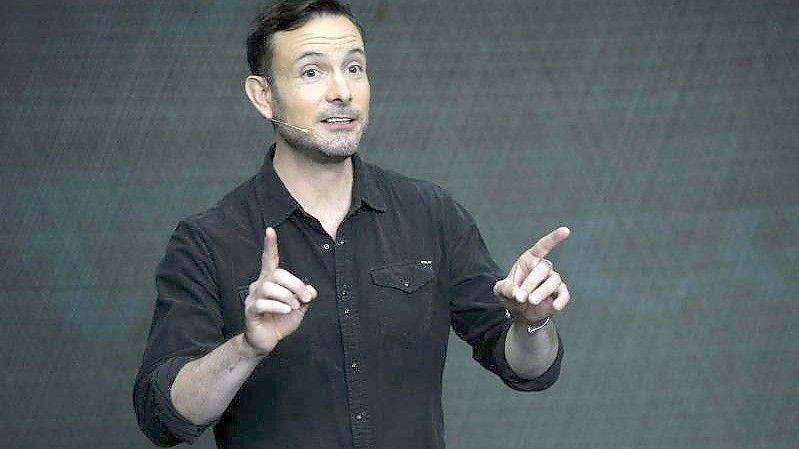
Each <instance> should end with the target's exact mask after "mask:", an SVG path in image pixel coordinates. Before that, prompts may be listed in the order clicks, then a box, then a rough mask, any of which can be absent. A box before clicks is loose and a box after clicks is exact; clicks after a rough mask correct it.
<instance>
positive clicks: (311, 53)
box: [294, 48, 366, 64]
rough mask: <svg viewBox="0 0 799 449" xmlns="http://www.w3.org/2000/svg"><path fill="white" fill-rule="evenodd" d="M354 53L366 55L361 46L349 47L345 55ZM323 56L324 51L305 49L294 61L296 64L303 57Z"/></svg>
mask: <svg viewBox="0 0 799 449" xmlns="http://www.w3.org/2000/svg"><path fill="white" fill-rule="evenodd" d="M354 54H355V55H361V56H365V55H366V53H365V52H364V51H363V49H361V48H353V49H351V50H350V51H348V52H347V56H350V55H354ZM324 56H325V54H324V53H319V52H318V51H306V52H305V53H303V54H301V55H300V56H299V57H298V58H297V59H295V60H294V63H295V64H296V63H298V62H300V61H302V60H303V59H308V58H317V57H324Z"/></svg>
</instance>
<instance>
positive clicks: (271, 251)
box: [261, 227, 280, 276]
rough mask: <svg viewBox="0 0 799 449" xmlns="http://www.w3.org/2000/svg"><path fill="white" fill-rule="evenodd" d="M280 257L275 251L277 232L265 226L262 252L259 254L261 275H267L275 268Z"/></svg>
mask: <svg viewBox="0 0 799 449" xmlns="http://www.w3.org/2000/svg"><path fill="white" fill-rule="evenodd" d="M279 262H280V257H279V255H278V252H277V232H275V230H274V229H273V228H271V227H269V228H266V234H265V235H264V252H263V254H261V276H268V275H270V274H272V272H274V271H275V270H277V266H278V263H279Z"/></svg>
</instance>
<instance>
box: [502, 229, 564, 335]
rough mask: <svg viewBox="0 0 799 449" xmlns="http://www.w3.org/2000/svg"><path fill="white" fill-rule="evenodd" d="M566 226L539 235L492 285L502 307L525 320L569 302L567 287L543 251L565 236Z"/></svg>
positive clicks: (543, 315)
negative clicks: (502, 302)
mask: <svg viewBox="0 0 799 449" xmlns="http://www.w3.org/2000/svg"><path fill="white" fill-rule="evenodd" d="M569 234H570V231H569V228H566V227H560V228H558V229H555V230H554V231H552V232H550V233H549V234H547V235H545V236H544V237H542V238H541V239H540V240H539V241H538V242H536V244H535V245H533V246H532V247H531V248H530V249H528V250H527V251H525V252H524V253H522V255H521V256H519V259H518V260H516V263H514V264H513V267H511V269H510V272H509V273H508V276H507V277H506V278H505V279H502V280H500V281H499V282H497V283H496V284H495V285H494V294H495V295H496V296H497V297H499V298H500V299H502V300H504V302H505V304H506V307H508V309H509V310H511V311H513V312H515V313H514V315H515V316H519V315H521V316H522V317H523V318H524V319H525V320H527V321H529V322H538V321H541V320H543V319H545V318H547V317H548V316H551V315H554V314H555V313H556V312H559V311H561V310H563V308H564V307H566V304H568V303H569V298H570V295H569V290H568V288H567V287H566V284H565V283H564V282H563V279H561V277H560V274H558V273H557V272H556V271H555V270H554V269H553V267H552V262H550V261H548V260H546V259H545V258H544V257H546V255H547V254H549V252H550V251H552V250H553V249H555V247H556V246H558V244H560V243H561V242H562V241H564V240H566V239H567V238H568V237H569Z"/></svg>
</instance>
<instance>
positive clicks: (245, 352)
mask: <svg viewBox="0 0 799 449" xmlns="http://www.w3.org/2000/svg"><path fill="white" fill-rule="evenodd" d="M234 340H235V342H236V349H237V350H238V353H239V355H241V356H242V357H243V358H246V359H253V360H260V359H262V358H264V357H265V356H266V355H267V354H268V353H269V352H270V351H266V352H262V351H260V350H258V349H257V348H256V347H255V346H254V345H253V344H252V343H250V340H249V339H248V338H247V333H246V332H242V333H240V334H239V335H236V336H235V337H234Z"/></svg>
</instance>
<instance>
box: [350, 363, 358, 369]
mask: <svg viewBox="0 0 799 449" xmlns="http://www.w3.org/2000/svg"><path fill="white" fill-rule="evenodd" d="M350 367H351V368H352V369H358V362H352V365H350Z"/></svg>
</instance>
